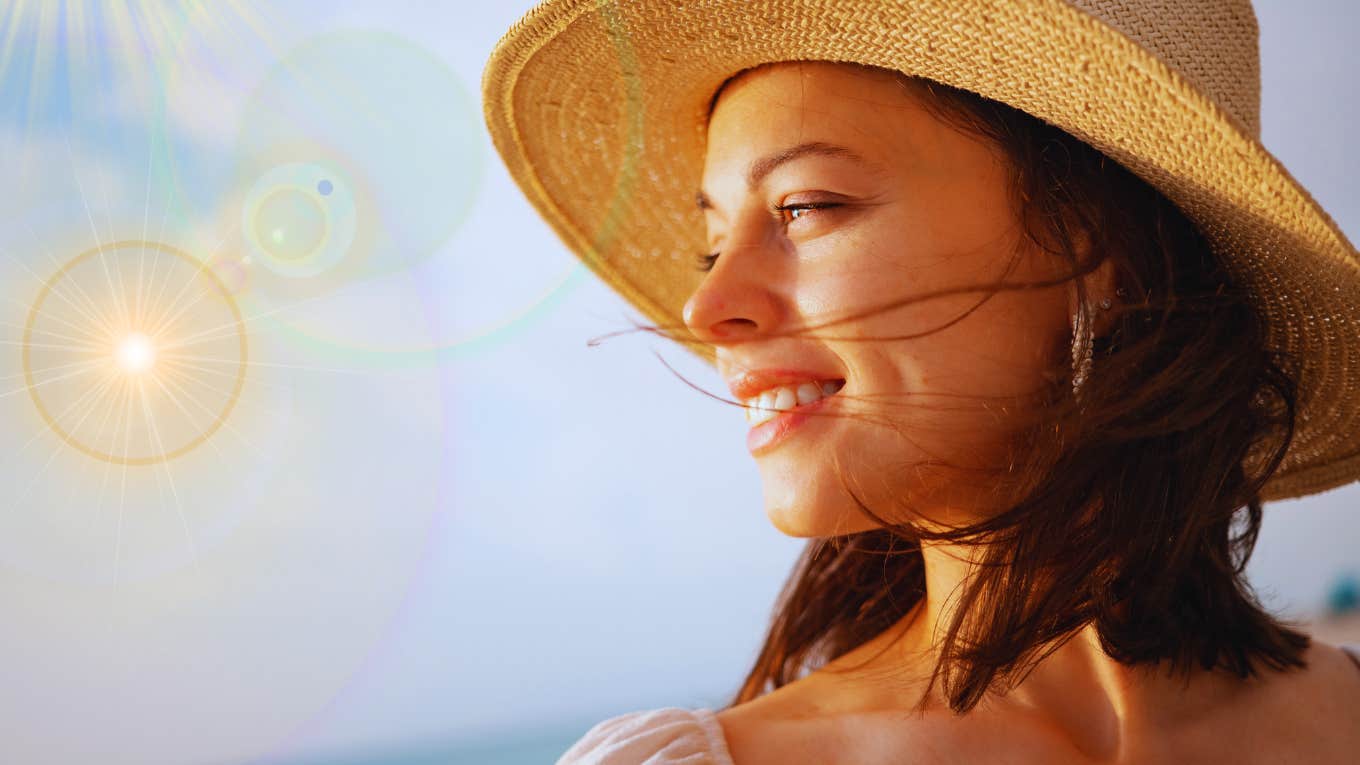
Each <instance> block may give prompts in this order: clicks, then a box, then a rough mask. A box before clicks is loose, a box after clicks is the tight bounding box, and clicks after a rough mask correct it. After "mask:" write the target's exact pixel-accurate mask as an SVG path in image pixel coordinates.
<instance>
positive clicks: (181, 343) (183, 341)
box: [156, 295, 330, 351]
mask: <svg viewBox="0 0 1360 765" xmlns="http://www.w3.org/2000/svg"><path fill="white" fill-rule="evenodd" d="M328 297H330V295H313V296H311V297H309V298H303V299H302V300H299V301H297V302H295V303H289V304H288V305H283V306H279V307H278V308H274V309H271V310H268V311H265V312H263V313H257V314H254V315H251V316H246V317H243V318H242V319H241V320H240V323H241V324H242V325H247V324H249V323H250V322H252V321H259V320H260V319H263V318H266V317H269V316H273V315H274V314H276V313H282V312H284V311H291V310H292V309H294V308H298V307H301V306H304V305H306V304H308V303H312V302H315V301H317V300H323V299H325V298H328ZM236 326H237V322H236V320H235V319H233V320H231V321H230V322H227V323H226V324H219V325H218V326H216V327H209V328H208V329H204V330H199V331H198V332H195V333H194V334H192V335H188V336H187V337H183V338H180V339H179V340H178V341H176V342H173V343H169V344H166V345H163V346H161V345H158V346H156V347H157V348H162V349H164V350H166V351H170V350H174V349H176V348H183V347H187V346H189V345H195V344H197V342H199V340H198V338H200V337H201V336H203V335H208V334H213V333H218V332H222V333H223V334H221V335H216V336H214V337H209V338H207V339H204V340H202V341H201V342H205V343H206V342H212V341H213V340H223V339H226V338H229V337H231V336H232V333H231V332H230V331H229V330H232V329H235V328H236ZM190 341H194V342H192V343H191V342H190Z"/></svg>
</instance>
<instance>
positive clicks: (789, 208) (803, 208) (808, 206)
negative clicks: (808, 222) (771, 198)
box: [774, 202, 839, 226]
mask: <svg viewBox="0 0 1360 765" xmlns="http://www.w3.org/2000/svg"><path fill="white" fill-rule="evenodd" d="M832 207H839V205H838V204H837V203H835V202H796V203H794V204H787V205H776V206H775V208H774V211H775V214H776V215H777V216H778V217H779V220H780V221H781V222H782V223H783V224H784V225H786V226H787V225H788V224H790V223H792V222H793V221H795V220H798V219H799V218H805V217H807V214H808V213H809V212H812V211H813V210H825V209H828V208H832ZM785 213H787V215H785Z"/></svg>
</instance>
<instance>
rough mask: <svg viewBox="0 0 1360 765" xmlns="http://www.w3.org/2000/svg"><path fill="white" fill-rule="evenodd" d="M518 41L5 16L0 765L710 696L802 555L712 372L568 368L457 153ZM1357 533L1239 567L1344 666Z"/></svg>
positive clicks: (515, 197) (7, 10)
mask: <svg viewBox="0 0 1360 765" xmlns="http://www.w3.org/2000/svg"><path fill="white" fill-rule="evenodd" d="M530 6H531V3H529V2H523V1H522V0H516V1H514V2H509V1H507V2H497V3H472V2H461V1H460V2H446V3H429V2H419V1H417V0H387V1H386V2H383V3H377V2H350V1H349V0H335V1H334V2H327V3H321V2H302V1H300V0H286V1H285V2H272V3H268V4H265V3H258V2H251V0H232V1H230V2H221V3H218V2H212V3H207V2H201V1H200V0H186V1H185V2H169V1H165V2H158V1H157V0H138V1H137V2H131V3H119V4H114V3H104V2H98V1H97V0H66V1H65V2H56V1H55V0H5V2H4V3H3V4H0V178H3V179H4V183H3V184H0V194H2V195H3V200H4V201H3V203H2V204H0V422H3V423H4V424H5V427H4V436H3V438H4V442H3V447H0V481H3V485H4V487H5V489H4V495H5V497H6V499H5V501H4V502H3V503H0V609H3V612H4V614H5V619H4V620H3V622H4V627H3V644H4V646H5V650H4V651H3V652H0V760H2V761H4V762H23V763H87V762H100V763H139V764H151V763H267V764H269V765H303V764H308V765H331V764H333V765H340V764H341V763H347V764H353V765H358V764H359V763H435V762H440V763H448V762H469V763H506V764H509V763H548V762H552V761H553V760H554V759H555V758H556V757H557V755H558V754H560V753H561V752H562V751H563V750H564V749H566V747H567V746H568V745H570V743H571V742H572V741H574V740H576V738H578V737H579V736H580V735H581V734H582V733H584V732H585V730H586V729H587V728H589V727H590V726H591V725H593V724H594V723H595V722H598V721H599V720H602V719H604V718H606V717H609V716H613V715H616V714H620V713H622V712H626V711H630V710H634V709H640V708H651V707H660V706H690V707H699V706H711V707H716V706H721V705H723V704H725V703H726V702H727V700H728V698H729V697H730V695H731V694H732V693H733V692H734V691H735V689H736V687H737V685H738V684H739V681H740V680H741V678H742V677H743V675H744V673H745V671H746V670H747V669H748V668H749V664H750V662H751V661H752V660H753V658H754V655H755V651H756V650H757V648H758V646H759V642H760V640H761V638H762V636H763V631H764V628H765V625H766V619H767V617H768V615H769V612H770V608H771V605H772V603H773V601H774V598H775V596H776V594H777V592H778V589H779V587H780V585H781V584H782V583H783V581H784V578H785V576H786V575H787V573H788V571H789V568H790V565H791V563H792V561H793V559H794V558H795V557H796V555H797V554H798V552H799V551H800V550H801V548H802V546H803V544H804V541H803V540H796V539H790V538H785V537H783V536H781V535H780V534H779V533H778V532H777V531H776V530H775V529H774V528H773V527H772V526H770V525H769V523H768V521H767V520H766V519H765V517H764V514H763V511H762V510H761V507H762V505H761V502H760V494H759V492H760V487H759V484H758V481H757V473H756V471H755V467H754V464H753V463H752V461H751V459H750V457H749V455H748V454H747V453H746V450H745V446H744V438H743V435H744V431H745V427H746V426H745V422H744V421H743V419H742V417H741V416H740V415H739V414H738V413H736V412H735V411H734V410H733V409H731V408H730V407H727V406H724V405H723V404H721V403H719V402H715V401H713V400H712V399H710V398H708V397H706V396H703V395H702V394H700V393H698V392H696V391H694V390H692V389H690V388H689V387H688V386H686V385H685V383H683V382H681V381H680V380H679V379H677V378H676V376H675V375H674V374H672V373H671V372H670V371H668V370H667V369H666V368H665V367H664V366H663V364H662V363H661V360H664V361H665V362H666V363H669V364H671V365H672V366H673V367H674V368H675V369H676V371H678V372H679V373H681V374H683V375H685V376H686V377H687V378H689V379H690V380H692V381H694V382H696V383H698V384H700V385H703V386H704V387H706V388H707V389H708V390H712V391H717V392H722V391H723V390H724V386H723V385H722V384H721V381H720V380H718V379H717V377H716V375H715V374H714V373H713V372H711V371H710V370H709V369H707V368H706V367H704V366H702V365H701V364H700V363H699V362H697V361H696V360H695V359H693V358H692V357H691V356H690V355H689V354H688V353H687V352H686V351H684V350H682V349H680V348H678V347H673V346H667V345H664V344H662V343H660V342H659V341H657V340H654V339H651V338H649V337H648V336H646V335H638V334H634V335H625V336H622V337H619V338H615V339H611V340H609V341H608V342H605V343H603V344H601V345H599V346H598V347H588V346H587V341H588V340H590V339H591V338H594V337H598V336H600V335H604V334H607V333H610V332H615V331H619V330H626V329H628V328H629V327H630V326H631V324H630V319H631V318H633V317H634V314H633V313H632V312H631V310H630V309H629V308H628V307H627V306H626V305H625V304H624V303H623V302H622V301H621V300H620V299H618V298H616V297H615V296H614V295H613V294H612V293H611V292H609V291H608V290H607V289H605V288H603V287H602V286H600V285H599V284H598V283H596V281H595V280H594V279H593V278H591V277H589V276H588V275H587V273H586V272H585V271H584V270H583V268H582V267H581V266H579V265H577V264H576V262H575V261H574V260H573V258H572V257H571V256H570V254H569V253H568V252H567V250H566V249H565V248H564V247H563V246H562V245H561V244H560V243H559V242H558V241H557V239H556V238H555V237H554V235H553V234H552V233H551V231H550V230H549V229H548V228H547V226H546V225H545V224H543V223H542V222H541V221H540V220H539V219H538V217H537V216H536V215H535V214H534V213H533V211H532V210H531V209H530V207H529V206H528V204H527V203H526V202H525V201H524V199H523V198H522V197H521V196H520V194H519V193H518V191H517V190H516V188H515V187H514V185H513V184H512V182H511V181H510V180H509V177H508V175H507V174H506V172H505V170H504V168H503V167H502V165H501V164H500V161H499V159H498V157H497V156H496V154H495V152H494V149H493V148H492V146H491V144H490V140H489V138H488V137H487V135H486V132H485V128H484V126H483V123H482V119H481V108H480V105H479V81H480V74H481V69H482V66H483V64H484V62H485V61H486V58H487V55H488V54H489V52H490V50H491V48H492V46H493V45H494V43H495V41H496V40H497V39H498V38H499V37H500V35H501V34H502V33H503V32H504V31H505V30H507V29H508V28H509V27H510V25H511V24H512V23H513V22H514V21H515V20H517V19H518V18H519V17H520V16H521V15H522V14H523V13H524V12H525V11H526V10H528V8H529V7H530ZM1257 11H1258V16H1259V19H1260V22H1261V30H1262V31H1261V57H1262V69H1263V125H1264V142H1265V144H1266V146H1267V148H1269V149H1270V150H1272V152H1274V153H1275V155H1276V156H1277V157H1279V158H1280V159H1281V160H1282V161H1283V162H1284V164H1285V165H1286V167H1288V168H1289V170H1290V171H1291V172H1292V173H1293V174H1294V176H1295V177H1296V178H1298V179H1299V180H1300V181H1301V182H1302V183H1303V184H1304V185H1305V186H1306V187H1307V188H1308V189H1309V190H1310V191H1311V192H1312V193H1313V194H1314V196H1315V197H1316V198H1317V199H1318V200H1319V201H1320V202H1321V203H1322V205H1323V206H1324V207H1325V208H1326V209H1327V210H1328V211H1329V212H1330V213H1331V214H1332V215H1333V216H1334V217H1335V218H1336V219H1337V221H1338V222H1339V223H1340V225H1341V228H1342V229H1343V230H1344V231H1346V232H1347V234H1348V235H1349V236H1350V237H1351V238H1352V240H1355V239H1356V238H1357V237H1358V236H1360V193H1357V192H1356V190H1355V189H1356V187H1355V183H1354V178H1355V177H1356V176H1357V174H1358V173H1360V149H1358V148H1357V147H1356V144H1355V141H1354V135H1355V133H1354V129H1353V126H1354V125H1355V124H1357V122H1360V92H1357V84H1356V83H1357V81H1356V79H1355V73H1356V72H1357V71H1360V53H1357V48H1356V46H1355V45H1354V44H1353V43H1354V38H1355V36H1356V34H1357V32H1360V12H1358V11H1357V10H1356V6H1355V5H1354V4H1353V3H1351V2H1349V1H1348V0H1310V2H1305V3H1300V2H1294V1H1293V0H1290V1H1288V2H1286V0H1258V2H1257ZM91 348H100V349H104V350H103V351H101V354H100V355H99V356H98V358H94V359H93V360H92V355H91V352H90V349H91ZM654 352H655V354H659V355H660V357H661V358H660V360H659V359H658V357H657V355H654ZM152 367H154V368H155V369H156V370H157V374H155V375H137V374H121V373H119V374H115V373H113V372H111V371H110V370H112V369H121V370H123V371H124V372H137V371H139V370H145V369H148V368H152ZM1358 505H1360V486H1355V485H1352V486H1350V487H1345V488H1341V489H1337V490H1334V491H1331V492H1327V493H1324V494H1321V495H1316V496H1313V497H1309V498H1305V499H1302V500H1294V501H1287V502H1279V503H1274V504H1271V505H1269V506H1268V508H1267V512H1266V520H1265V525H1264V530H1263V533H1262V536H1261V539H1260V543H1259V544H1258V546H1257V551H1256V554H1255V556H1254V557H1253V559H1252V563H1251V567H1250V575H1251V579H1252V581H1253V583H1254V584H1255V586H1256V587H1257V589H1258V591H1259V592H1260V594H1261V596H1262V598H1263V599H1264V600H1265V601H1266V602H1267V604H1269V605H1270V606H1271V608H1272V609H1273V610H1275V611H1276V612H1277V613H1280V614H1283V615H1286V616H1287V617H1289V618H1293V619H1298V620H1300V621H1305V622H1308V623H1310V624H1311V625H1312V629H1314V630H1315V631H1316V632H1317V633H1318V634H1320V635H1322V636H1324V637H1327V638H1329V639H1331V640H1333V641H1338V640H1352V641H1360V627H1358V626H1357V624H1356V617H1355V616H1354V614H1355V608H1356V604H1357V600H1360V580H1358V579H1357V577H1360V552H1357V551H1358V550H1360V512H1358V510H1360V508H1357V506H1358Z"/></svg>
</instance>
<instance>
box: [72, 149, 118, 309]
mask: <svg viewBox="0 0 1360 765" xmlns="http://www.w3.org/2000/svg"><path fill="white" fill-rule="evenodd" d="M62 140H64V141H65V143H66V159H67V161H68V162H69V163H70V165H71V176H72V177H73V178H74V179H75V182H76V190H77V191H79V192H80V204H81V205H83V206H84V207H85V219H86V220H88V221H89V222H90V233H91V234H94V244H95V248H96V249H97V250H98V252H99V265H100V266H102V267H103V269H104V279H105V281H107V282H108V285H109V292H113V293H115V295H114V305H115V307H122V308H123V309H124V310H123V321H124V322H125V323H126V322H127V318H128V317H127V310H126V308H127V307H126V306H123V305H122V303H121V300H120V298H121V296H122V294H123V293H122V292H120V291H118V290H117V289H116V288H115V287H114V286H113V277H112V276H111V275H110V274H109V264H108V261H106V260H105V259H104V242H103V241H102V240H101V239H100V238H99V229H98V227H97V226H95V224H94V214H93V213H91V212H90V203H89V201H88V200H86V199H85V184H84V183H82V182H81V180H80V172H79V171H78V170H76V159H75V155H74V153H72V151H71V136H70V134H69V133H68V132H66V131H62ZM122 282H123V274H122V272H121V271H119V273H118V283H119V284H120V285H121V284H122Z"/></svg>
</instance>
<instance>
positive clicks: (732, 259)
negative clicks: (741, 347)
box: [684, 232, 783, 344]
mask: <svg viewBox="0 0 1360 765" xmlns="http://www.w3.org/2000/svg"><path fill="white" fill-rule="evenodd" d="M772 239H773V237H771V236H770V235H769V233H768V232H754V233H753V235H752V236H751V237H750V238H749V239H748V240H747V241H745V242H738V241H735V240H734V241H729V243H728V246H727V247H725V248H724V250H723V252H722V254H721V255H720V256H719V258H718V260H717V261H716V262H715V263H714V265H713V269H712V270H711V271H709V272H708V274H707V275H706V276H705V277H704V280H703V281H702V282H700V283H699V287H698V289H696V290H695V291H694V293H693V294H691V295H690V296H689V300H687V301H686V302H685V308H684V320H685V326H687V327H688V328H689V331H690V332H691V333H693V334H694V336H695V337H696V338H698V339H699V340H700V341H702V342H705V343H710V344H719V343H736V342H744V341H749V340H752V339H754V338H756V337H759V336H761V335H764V334H767V333H769V332H770V331H771V330H773V329H774V328H775V327H776V326H778V324H779V322H780V321H781V319H782V316H783V310H782V307H781V306H782V301H781V298H780V296H779V294H778V293H777V292H776V291H775V290H776V289H777V288H778V287H777V285H778V284H779V282H780V279H779V261H780V259H779V258H778V257H777V255H778V253H777V252H776V250H777V247H775V246H774V243H773V242H772V241H771V240H772Z"/></svg>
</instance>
